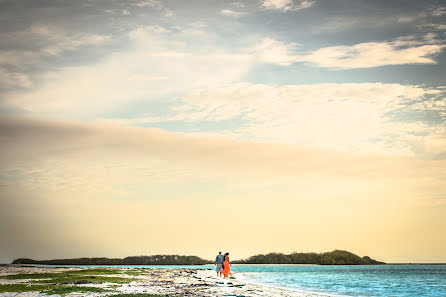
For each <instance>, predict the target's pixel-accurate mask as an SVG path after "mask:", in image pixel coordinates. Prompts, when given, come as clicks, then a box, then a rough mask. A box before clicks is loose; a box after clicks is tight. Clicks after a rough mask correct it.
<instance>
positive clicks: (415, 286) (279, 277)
mask: <svg viewBox="0 0 446 297" xmlns="http://www.w3.org/2000/svg"><path fill="white" fill-rule="evenodd" d="M234 270H235V271H244V272H247V273H246V274H245V275H246V280H248V281H251V282H255V283H262V284H264V285H269V286H276V287H284V288H291V289H296V290H299V291H309V292H319V293H325V294H329V295H339V296H394V297H400V296H446V265H379V266H374V265H370V266H369V265H365V266H318V265H283V266H281V265H258V266H257V265H256V266H238V267H234Z"/></svg>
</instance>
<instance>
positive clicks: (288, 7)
mask: <svg viewBox="0 0 446 297" xmlns="http://www.w3.org/2000/svg"><path fill="white" fill-rule="evenodd" d="M314 3H316V1H307V0H304V1H300V2H299V3H298V4H296V3H294V1H293V0H263V1H262V7H263V8H264V9H267V10H279V11H284V12H285V11H296V10H301V9H305V8H309V7H311V6H313V4H314Z"/></svg>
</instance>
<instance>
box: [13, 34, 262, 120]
mask: <svg viewBox="0 0 446 297" xmlns="http://www.w3.org/2000/svg"><path fill="white" fill-rule="evenodd" d="M165 31H166V29H164V28H162V27H159V26H151V27H142V28H138V29H135V30H133V31H132V32H130V33H129V39H130V42H129V47H128V49H127V50H126V51H123V52H118V53H114V54H112V55H109V56H106V57H104V58H103V59H101V60H100V61H98V62H97V63H95V64H91V65H87V66H78V67H65V68H63V69H61V70H60V71H55V72H49V73H46V74H42V75H41V76H40V81H41V83H40V85H39V87H38V88H37V89H35V90H33V91H32V92H31V91H29V92H17V93H14V94H11V95H10V96H8V98H6V103H8V104H10V105H12V106H16V107H18V108H21V109H26V110H29V111H30V112H34V113H37V114H45V115H46V116H54V117H68V118H79V117H84V116H94V115H96V114H97V113H102V112H104V111H107V110H114V109H116V108H118V106H119V105H120V104H124V103H126V104H130V103H129V102H131V101H132V100H160V98H165V97H166V96H176V95H173V94H178V92H187V91H188V90H191V89H194V88H198V87H203V86H216V85H220V84H226V83H230V82H234V81H237V80H239V79H240V78H241V77H242V76H243V75H245V74H246V73H247V71H248V70H249V69H250V68H251V65H252V63H253V62H254V61H253V59H252V57H251V56H250V55H247V54H233V53H226V52H219V51H215V52H212V53H208V54H202V53H194V52H192V51H189V50H187V45H186V44H185V43H183V42H180V41H176V40H175V39H174V38H172V39H169V40H167V39H166V38H165V36H160V34H159V33H156V32H161V33H163V32H165ZM161 35H163V34H161Z"/></svg>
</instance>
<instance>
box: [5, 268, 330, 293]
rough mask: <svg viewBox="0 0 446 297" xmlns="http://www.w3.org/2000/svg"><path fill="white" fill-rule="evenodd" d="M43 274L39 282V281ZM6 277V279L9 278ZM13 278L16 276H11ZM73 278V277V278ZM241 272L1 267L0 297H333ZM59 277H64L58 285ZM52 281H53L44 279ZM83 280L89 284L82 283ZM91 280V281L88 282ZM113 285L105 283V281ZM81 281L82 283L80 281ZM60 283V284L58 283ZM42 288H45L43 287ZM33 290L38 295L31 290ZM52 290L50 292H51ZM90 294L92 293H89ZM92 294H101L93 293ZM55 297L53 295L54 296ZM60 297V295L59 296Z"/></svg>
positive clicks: (187, 269)
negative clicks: (164, 296) (224, 275)
mask: <svg viewBox="0 0 446 297" xmlns="http://www.w3.org/2000/svg"><path fill="white" fill-rule="evenodd" d="M39 274H42V278H39ZM8 275H9V276H8ZM12 275H15V276H12ZM73 275H75V276H76V277H77V278H76V277H73ZM243 275H244V273H243V272H235V273H233V276H234V277H233V278H231V279H228V280H223V279H222V278H220V277H217V276H216V273H215V271H214V270H209V269H189V268H182V269H169V268H146V269H142V268H135V269H132V268H102V269H101V268H93V269H91V268H90V269H83V268H60V267H59V268H55V267H54V268H49V267H29V266H26V267H24V266H19V267H16V266H14V267H11V266H7V267H4V266H3V267H0V288H2V291H0V296H1V297H10V296H18V297H40V296H48V292H55V291H54V290H53V289H52V288H58V289H59V290H60V289H61V288H62V289H66V288H67V287H69V288H70V289H71V290H73V292H70V293H67V294H64V295H65V296H79V292H76V290H78V291H82V292H84V293H85V294H83V295H82V296H92V297H99V296H113V295H118V294H136V295H134V296H138V295H140V296H144V294H146V295H145V296H147V294H169V295H170V296H172V297H173V296H197V297H210V296H246V297H255V296H261V297H266V296H283V297H285V296H289V297H332V295H327V294H319V293H312V292H303V291H298V290H293V289H288V288H280V287H272V286H268V285H263V284H257V283H254V282H250V281H248V280H246V279H243V278H244V277H243ZM61 276H63V277H65V278H63V280H68V281H66V282H63V281H61V280H60V279H61ZM48 277H52V278H53V279H47V278H48ZM27 278H28V279H27ZM85 279H87V280H89V281H85ZM90 279H91V280H90ZM109 279H110V280H113V281H108V280H109ZM79 280H82V281H79ZM61 282H62V283H61ZM43 284H44V285H43ZM11 285H13V286H23V288H24V289H26V290H28V292H20V291H15V292H14V293H12V292H5V291H4V289H5V287H6V288H7V287H11ZM33 286H35V287H37V286H42V287H39V288H40V290H41V291H37V292H36V291H29V290H33V289H32V288H33ZM51 290H52V291H51ZM89 290H91V292H90V291H89ZM93 290H103V291H102V292H93ZM53 296H54V295H53ZM59 296H60V295H59Z"/></svg>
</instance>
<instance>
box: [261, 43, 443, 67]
mask: <svg viewBox="0 0 446 297" xmlns="http://www.w3.org/2000/svg"><path fill="white" fill-rule="evenodd" d="M444 48H445V45H443V44H441V42H440V41H437V40H435V39H434V38H433V37H432V35H430V34H427V35H426V37H425V38H424V40H417V39H415V38H414V37H411V36H409V37H405V38H398V39H395V40H393V41H381V42H364V43H358V44H354V45H350V46H330V47H324V48H320V49H317V50H314V51H310V52H308V53H298V52H297V51H296V44H295V43H283V42H280V41H277V40H274V39H270V38H266V39H263V41H262V42H261V43H260V44H259V45H258V46H257V47H256V48H255V51H256V53H257V56H258V58H259V60H260V61H262V62H265V63H273V64H278V65H284V66H288V65H291V64H293V63H298V62H305V63H309V64H311V65H314V66H317V67H325V68H333V69H354V68H370V67H378V66H385V65H404V64H436V63H437V62H436V61H435V60H434V57H435V56H437V55H438V54H440V53H441V52H442V51H443V50H444Z"/></svg>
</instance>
